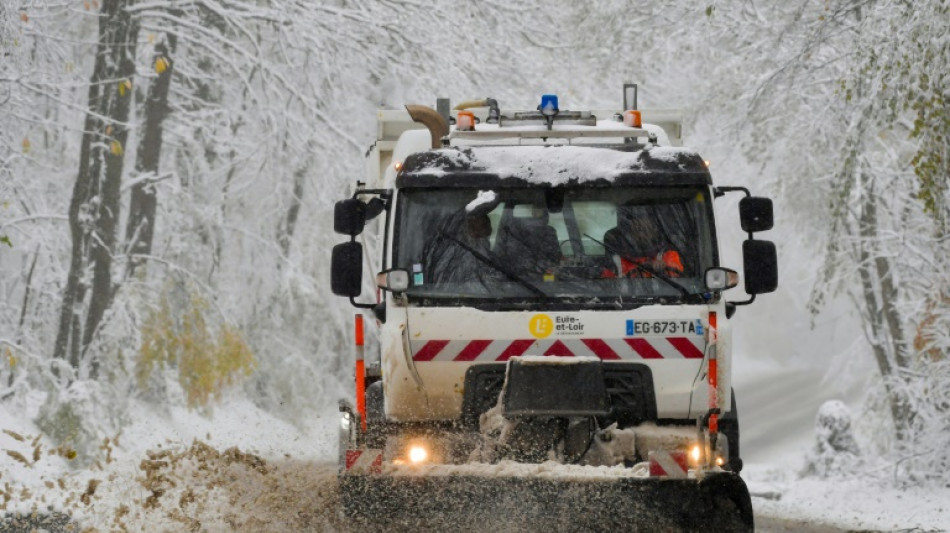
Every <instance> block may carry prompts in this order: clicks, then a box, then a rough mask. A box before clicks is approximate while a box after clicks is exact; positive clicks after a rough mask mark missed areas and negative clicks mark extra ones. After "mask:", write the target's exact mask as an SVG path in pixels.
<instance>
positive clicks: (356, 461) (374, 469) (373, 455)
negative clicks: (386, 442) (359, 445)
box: [344, 450, 383, 474]
mask: <svg viewBox="0 0 950 533" xmlns="http://www.w3.org/2000/svg"><path fill="white" fill-rule="evenodd" d="M344 466H345V470H346V472H347V473H348V474H379V473H380V472H382V471H383V451H382V450H346V464H345V465H344Z"/></svg>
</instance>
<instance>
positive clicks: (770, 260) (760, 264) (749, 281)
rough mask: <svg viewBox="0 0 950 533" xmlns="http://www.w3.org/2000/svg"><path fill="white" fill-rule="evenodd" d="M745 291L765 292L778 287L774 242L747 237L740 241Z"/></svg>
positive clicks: (753, 292) (751, 292)
mask: <svg viewBox="0 0 950 533" xmlns="http://www.w3.org/2000/svg"><path fill="white" fill-rule="evenodd" d="M742 264H743V269H744V271H745V291H746V292H747V293H749V294H752V295H755V294H765V293H769V292H772V291H774V290H775V289H776V288H778V255H777V254H776V252H775V243H773V242H772V241H759V240H755V239H749V240H747V241H745V242H743V243H742Z"/></svg>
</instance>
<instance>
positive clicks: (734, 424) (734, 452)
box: [719, 389, 742, 474]
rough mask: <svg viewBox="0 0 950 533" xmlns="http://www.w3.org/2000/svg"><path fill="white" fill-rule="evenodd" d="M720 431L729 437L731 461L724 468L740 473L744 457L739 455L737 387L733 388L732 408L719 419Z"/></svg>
mask: <svg viewBox="0 0 950 533" xmlns="http://www.w3.org/2000/svg"><path fill="white" fill-rule="evenodd" d="M719 432H720V433H722V434H723V435H725V436H726V438H727V439H729V461H728V462H727V463H726V464H725V465H723V469H725V470H729V471H730V472H735V473H736V474H738V473H739V472H741V471H742V457H741V456H740V455H739V410H738V407H737V406H736V391H735V389H733V390H732V410H731V411H729V412H728V413H726V414H725V415H723V417H722V418H720V419H719Z"/></svg>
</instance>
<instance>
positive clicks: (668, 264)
mask: <svg viewBox="0 0 950 533" xmlns="http://www.w3.org/2000/svg"><path fill="white" fill-rule="evenodd" d="M604 244H605V245H606V248H607V254H609V255H610V256H612V257H613V262H614V265H615V268H614V269H609V268H605V269H604V271H603V277H605V278H616V277H618V273H619V276H620V277H629V278H650V277H653V275H652V274H651V273H650V272H649V271H653V272H656V273H657V274H660V275H665V276H668V277H671V278H678V277H681V276H682V275H683V261H682V259H681V258H680V254H679V252H677V251H676V250H674V249H672V248H671V247H670V246H668V245H667V239H665V238H664V237H663V234H662V232H661V231H660V229H659V227H658V226H657V223H656V221H654V220H653V218H652V216H651V214H650V213H648V212H645V211H644V210H643V208H642V207H638V208H635V209H634V208H630V207H619V208H618V211H617V227H615V228H613V229H611V230H608V231H607V233H605V234H604ZM641 267H642V268H641Z"/></svg>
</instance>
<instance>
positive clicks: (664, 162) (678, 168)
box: [396, 145, 712, 188]
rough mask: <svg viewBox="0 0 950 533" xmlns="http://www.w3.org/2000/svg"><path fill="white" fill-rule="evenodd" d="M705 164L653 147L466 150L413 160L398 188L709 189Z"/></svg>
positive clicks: (681, 151)
mask: <svg viewBox="0 0 950 533" xmlns="http://www.w3.org/2000/svg"><path fill="white" fill-rule="evenodd" d="M711 182H712V181H711V179H710V176H709V170H708V169H707V167H706V164H705V162H704V161H703V159H702V158H701V157H700V156H699V154H697V153H696V152H695V151H693V150H689V149H686V148H676V147H669V146H649V147H647V148H643V149H639V150H630V149H624V148H623V147H621V146H616V147H602V146H598V147H594V146H573V145H552V146H466V147H451V148H443V149H436V150H428V151H424V152H417V153H414V154H412V155H410V156H408V157H407V158H406V160H405V163H404V164H403V168H402V170H401V172H400V173H399V175H398V176H397V178H396V186H397V187H400V188H406V187H409V188H413V187H486V186H488V187H526V186H527V187H558V186H571V185H577V184H582V183H583V184H585V185H587V186H604V187H609V186H612V185H708V184H710V183H711Z"/></svg>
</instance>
